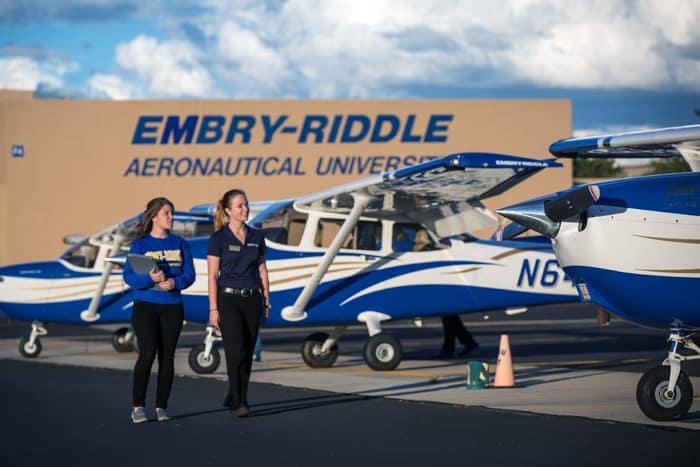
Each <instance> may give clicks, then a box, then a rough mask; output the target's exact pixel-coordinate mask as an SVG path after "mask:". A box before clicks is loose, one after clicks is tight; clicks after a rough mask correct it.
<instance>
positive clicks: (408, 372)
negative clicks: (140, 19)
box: [270, 363, 439, 379]
mask: <svg viewBox="0 0 700 467" xmlns="http://www.w3.org/2000/svg"><path fill="white" fill-rule="evenodd" d="M270 366H271V367H272V368H281V369H306V370H309V371H335V372H341V373H366V374H372V375H376V374H382V375H392V376H415V377H417V378H431V379H435V378H438V377H439V375H436V374H433V373H426V372H423V371H411V370H392V371H374V370H371V369H369V368H363V367H347V366H339V367H331V368H310V367H308V366H306V365H299V364H296V363H271V364H270Z"/></svg>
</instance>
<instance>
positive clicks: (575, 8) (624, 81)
mask: <svg viewBox="0 0 700 467" xmlns="http://www.w3.org/2000/svg"><path fill="white" fill-rule="evenodd" d="M192 3H193V2H187V1H164V0H160V1H150V2H143V1H140V0H138V1H137V0H109V1H107V0H62V1H60V2H56V1H52V0H0V88H3V89H25V90H32V91H35V95H36V96H38V97H46V98H48V97H70V98H81V99H118V100H121V99H193V98H194V99H204V98H214V99H219V98H241V99H243V98H246V99H251V98H252V99H256V98H282V99H285V98H302V99H305V98H324V99H326V98H339V99H346V98H350V99H353V98H358V99H366V98H372V99H382V98H418V99H421V98H569V99H572V102H573V125H574V130H575V132H576V133H578V134H586V133H589V132H608V131H621V130H630V129H641V128H650V127H660V126H670V125H682V124H689V123H700V118H698V117H697V116H696V115H695V114H694V112H693V110H694V109H698V108H700V28H698V27H697V25H698V24H700V2H697V1H696V0H590V1H584V2H581V1H575V0H571V1H563V0H562V1H555V0H494V1H490V2H483V1H481V0H479V1H477V0H424V1H420V0H413V1H408V0H404V1H397V0H287V1H281V0H280V1H272V0H268V1H260V0H258V1H248V0H236V1H225V0H208V1H201V2H197V5H196V6H193V5H192Z"/></svg>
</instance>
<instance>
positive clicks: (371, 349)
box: [364, 332, 403, 371]
mask: <svg viewBox="0 0 700 467" xmlns="http://www.w3.org/2000/svg"><path fill="white" fill-rule="evenodd" d="M364 355H365V362H366V363H367V366H368V367H370V368H371V369H373V370H377V371H388V370H393V369H394V368H396V367H397V366H399V363H401V357H403V350H402V349H401V342H399V340H398V339H397V338H395V337H394V336H392V335H391V334H385V333H383V332H381V333H379V334H376V335H374V336H372V337H370V338H369V340H367V343H366V344H365V351H364Z"/></svg>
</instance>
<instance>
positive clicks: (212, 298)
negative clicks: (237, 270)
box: [207, 255, 221, 327]
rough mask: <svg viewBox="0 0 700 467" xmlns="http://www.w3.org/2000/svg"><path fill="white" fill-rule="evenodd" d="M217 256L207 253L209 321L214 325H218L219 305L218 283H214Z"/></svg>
mask: <svg viewBox="0 0 700 467" xmlns="http://www.w3.org/2000/svg"><path fill="white" fill-rule="evenodd" d="M220 261H221V258H219V257H218V256H211V255H207V290H208V292H209V322H210V323H211V324H213V325H214V326H217V327H218V326H219V305H218V303H217V298H216V297H217V295H218V285H217V283H216V279H217V278H218V277H217V276H218V275H219V262H220Z"/></svg>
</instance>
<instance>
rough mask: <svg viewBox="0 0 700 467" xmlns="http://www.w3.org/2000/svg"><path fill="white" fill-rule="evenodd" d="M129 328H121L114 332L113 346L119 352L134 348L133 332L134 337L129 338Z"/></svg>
mask: <svg viewBox="0 0 700 467" xmlns="http://www.w3.org/2000/svg"><path fill="white" fill-rule="evenodd" d="M128 333H129V328H119V329H117V330H116V331H114V334H112V347H114V350H116V351H117V352H131V351H132V350H134V343H133V337H134V335H133V333H132V339H129V338H127V334H128Z"/></svg>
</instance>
